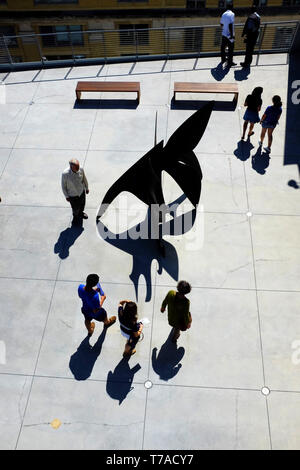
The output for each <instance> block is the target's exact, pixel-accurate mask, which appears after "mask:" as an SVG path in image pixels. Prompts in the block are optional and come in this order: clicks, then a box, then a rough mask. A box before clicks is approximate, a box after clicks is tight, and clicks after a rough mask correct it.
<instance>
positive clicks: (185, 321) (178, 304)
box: [160, 281, 192, 343]
mask: <svg viewBox="0 0 300 470" xmlns="http://www.w3.org/2000/svg"><path fill="white" fill-rule="evenodd" d="M191 289H192V288H191V286H190V284H189V283H188V282H186V281H180V282H179V283H178V284H177V292H176V291H174V290H170V291H169V292H168V293H167V295H166V297H165V299H164V301H163V303H162V306H161V309H160V311H161V312H162V313H163V312H164V311H165V309H166V307H167V306H168V322H169V325H170V326H172V327H173V330H172V338H171V340H172V341H173V343H176V341H177V339H178V338H179V336H180V331H186V330H187V329H188V328H190V327H191V324H192V316H191V313H190V301H189V299H187V298H186V294H189V293H190V292H191Z"/></svg>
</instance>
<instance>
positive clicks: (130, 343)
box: [118, 300, 143, 357]
mask: <svg viewBox="0 0 300 470" xmlns="http://www.w3.org/2000/svg"><path fill="white" fill-rule="evenodd" d="M118 317H119V322H120V330H121V334H122V335H123V336H125V338H126V339H127V343H126V344H125V349H124V353H123V357H130V356H132V355H133V354H135V352H136V349H135V346H136V345H137V342H138V341H139V339H140V336H141V333H142V329H143V323H142V322H138V313H137V304H136V303H135V302H132V301H131V300H120V302H119V307H118Z"/></svg>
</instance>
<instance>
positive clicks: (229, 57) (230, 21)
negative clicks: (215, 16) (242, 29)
mask: <svg viewBox="0 0 300 470" xmlns="http://www.w3.org/2000/svg"><path fill="white" fill-rule="evenodd" d="M234 18H235V15H234V13H233V4H232V3H229V4H228V5H227V10H226V11H225V12H224V13H223V15H222V16H221V20H220V24H221V26H222V28H223V29H222V42H221V62H222V64H224V63H225V62H226V61H227V66H228V67H232V66H233V65H236V64H235V63H234V62H233V50H234V40H235V36H234ZM226 48H227V54H226Z"/></svg>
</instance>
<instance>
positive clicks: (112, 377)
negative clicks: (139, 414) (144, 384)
mask: <svg viewBox="0 0 300 470" xmlns="http://www.w3.org/2000/svg"><path fill="white" fill-rule="evenodd" d="M128 361H129V357H124V358H123V359H122V360H121V361H120V362H119V364H118V365H117V366H116V368H115V370H114V371H113V372H112V371H111V370H110V371H109V372H108V374H107V381H106V392H107V394H108V395H109V396H110V397H111V398H113V399H114V400H118V401H119V405H121V403H122V402H123V401H124V400H125V398H126V397H127V395H128V393H129V392H131V390H133V389H134V387H132V382H133V377H134V374H136V373H137V372H138V371H139V370H140V369H141V366H140V364H136V365H135V366H134V367H133V368H132V369H130V366H129V364H128Z"/></svg>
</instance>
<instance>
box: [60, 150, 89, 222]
mask: <svg viewBox="0 0 300 470" xmlns="http://www.w3.org/2000/svg"><path fill="white" fill-rule="evenodd" d="M69 165H70V166H69V168H66V170H64V172H63V174H62V177H61V187H62V190H63V193H64V195H65V198H66V199H67V201H68V202H69V203H70V204H71V207H72V210H73V223H79V222H80V221H81V220H82V219H87V218H88V216H87V214H86V213H85V212H83V211H84V207H85V195H86V194H88V193H89V186H88V181H87V179H86V176H85V173H84V169H83V168H81V167H80V164H79V161H78V160H76V159H75V158H72V160H70V161H69Z"/></svg>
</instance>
